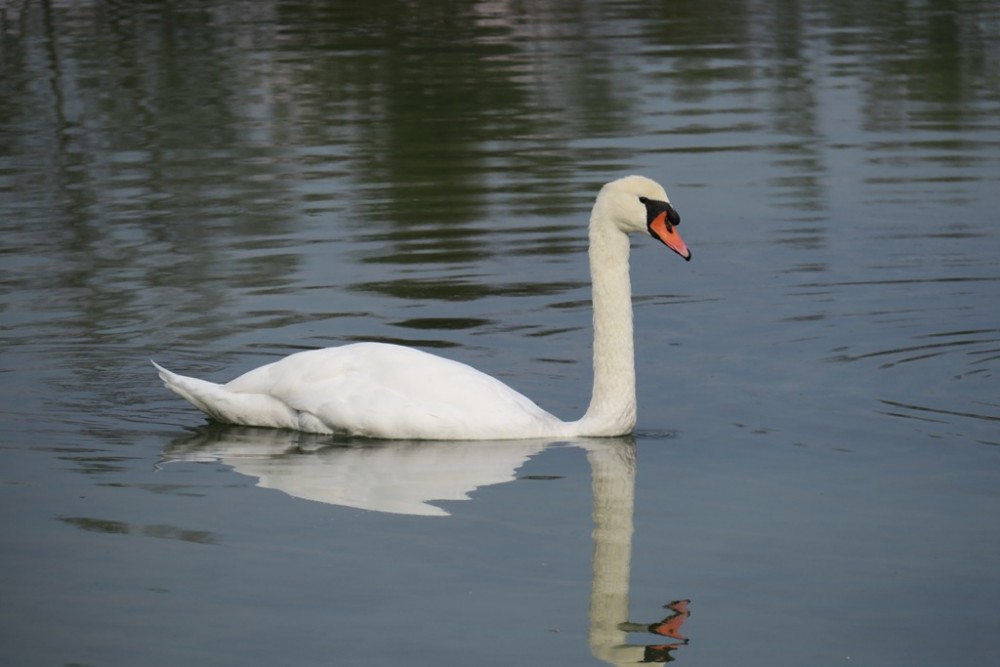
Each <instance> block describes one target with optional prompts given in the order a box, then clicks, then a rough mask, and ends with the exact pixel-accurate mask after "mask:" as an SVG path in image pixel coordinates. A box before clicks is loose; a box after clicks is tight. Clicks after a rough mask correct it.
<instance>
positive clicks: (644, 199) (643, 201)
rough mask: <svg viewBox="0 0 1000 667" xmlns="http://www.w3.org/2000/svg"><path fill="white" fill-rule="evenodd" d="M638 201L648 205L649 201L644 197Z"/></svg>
mask: <svg viewBox="0 0 1000 667" xmlns="http://www.w3.org/2000/svg"><path fill="white" fill-rule="evenodd" d="M639 201H640V202H642V203H643V204H648V203H649V199H647V198H646V197H639Z"/></svg>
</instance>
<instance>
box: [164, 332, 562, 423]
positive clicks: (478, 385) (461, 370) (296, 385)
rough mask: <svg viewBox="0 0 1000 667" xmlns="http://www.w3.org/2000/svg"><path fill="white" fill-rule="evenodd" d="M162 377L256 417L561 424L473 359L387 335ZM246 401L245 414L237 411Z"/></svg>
mask: <svg viewBox="0 0 1000 667" xmlns="http://www.w3.org/2000/svg"><path fill="white" fill-rule="evenodd" d="M161 377H163V379H164V382H165V383H166V384H167V386H168V387H170V388H171V389H173V390H174V391H175V392H176V393H178V394H180V395H182V396H184V397H185V398H187V399H188V400H191V401H192V402H193V403H195V405H197V406H198V407H199V408H201V409H202V410H203V411H204V412H206V413H207V414H209V415H210V416H212V417H214V418H216V419H220V420H222V421H228V422H233V423H240V424H248V425H256V426H271V427H275V426H276V427H283V428H294V429H297V430H305V431H313V432H319V433H333V432H347V433H350V434H353V435H361V436H370V437H376V438H418V439H442V440H444V439H447V440H454V439H479V438H484V437H487V438H489V439H504V438H531V437H545V436H550V435H555V434H557V433H558V431H559V429H560V427H562V425H563V423H562V422H561V421H560V420H559V419H557V418H556V417H554V416H552V415H551V414H549V413H548V412H546V411H545V410H542V409H541V408H540V407H538V406H537V405H536V404H535V403H534V402H532V401H531V400H530V399H528V398H527V397H525V396H524V395H523V394H520V393H518V392H516V391H514V390H513V389H511V388H510V387H508V386H507V385H505V384H503V383H502V382H500V381H499V380H497V379H495V378H492V377H490V376H489V375H486V374H485V373H482V372H480V371H478V370H476V369H474V368H472V367H471V366H468V365H466V364H463V363H460V362H457V361H453V360H451V359H445V358H443V357H438V356H436V355H432V354H428V353H426V352H422V351H420V350H415V349H413V348H408V347H402V346H399V345H389V344H385V343H355V344H352V345H345V346H342V347H332V348H326V349H321V350H310V351H307V352H299V353H297V354H293V355H290V356H288V357H285V358H283V359H281V360H279V361H276V362H274V363H271V364H267V365H265V366H261V367H259V368H256V369H254V370H252V371H249V372H248V373H245V374H244V375H241V376H240V377H238V378H236V379H235V380H233V381H232V382H229V383H227V384H224V385H221V386H220V385H213V384H211V383H204V382H203V381H201V380H194V379H193V378H185V377H184V376H178V375H176V374H173V373H170V372H169V371H164V372H161ZM192 382H193V383H202V384H204V385H209V386H208V387H207V388H206V387H197V386H196V387H195V388H197V389H201V393H200V395H199V396H198V398H199V400H193V399H192V397H191V394H192V393H193V389H192V387H191V386H188V384H189V383H192ZM213 388H214V390H213ZM213 393H214V394H217V395H216V396H206V394H213ZM241 402H243V403H245V404H246V405H247V406H248V408H249V410H248V413H247V414H236V410H235V407H234V406H238V404H240V403H241ZM221 403H225V405H224V406H219V407H216V406H217V405H219V404H221ZM222 407H224V408H225V409H224V410H223V409H221V408H222ZM262 407H263V408H264V409H262ZM262 420H263V423H261V421H262ZM254 422H256V423H254Z"/></svg>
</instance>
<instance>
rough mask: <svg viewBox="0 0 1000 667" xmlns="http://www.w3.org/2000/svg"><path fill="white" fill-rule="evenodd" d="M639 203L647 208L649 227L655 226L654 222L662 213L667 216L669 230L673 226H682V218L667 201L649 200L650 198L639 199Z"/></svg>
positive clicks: (647, 223)
mask: <svg viewBox="0 0 1000 667" xmlns="http://www.w3.org/2000/svg"><path fill="white" fill-rule="evenodd" d="M639 201H640V202H642V203H643V204H644V205H645V206H646V225H647V226H649V225H651V224H653V220H656V218H657V217H658V216H659V215H660V214H661V213H666V214H667V229H668V230H669V229H670V228H671V227H672V226H673V225H679V224H681V216H680V215H679V214H678V213H677V211H676V210H674V207H673V206H671V205H670V204H668V203H667V202H665V201H659V200H656V199H649V198H648V197H639Z"/></svg>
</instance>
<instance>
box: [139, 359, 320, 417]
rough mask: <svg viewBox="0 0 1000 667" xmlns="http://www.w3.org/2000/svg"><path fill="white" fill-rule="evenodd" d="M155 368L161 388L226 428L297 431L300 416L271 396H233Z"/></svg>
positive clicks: (217, 387) (211, 384)
mask: <svg viewBox="0 0 1000 667" xmlns="http://www.w3.org/2000/svg"><path fill="white" fill-rule="evenodd" d="M150 363H152V364H153V366H155V367H156V370H157V372H158V373H159V374H160V379H161V380H163V384H164V386H166V387H167V388H168V389H170V390H171V391H172V392H174V393H175V394H177V395H178V396H180V397H181V398H183V399H185V400H187V401H188V402H190V403H191V404H192V405H194V406H195V407H196V408H198V409H199V410H201V411H202V412H204V413H205V414H206V415H208V416H209V417H212V418H213V419H215V420H217V421H221V422H226V423H228V424H243V425H245V426H269V427H272V428H298V425H299V422H300V417H301V415H300V414H299V413H298V412H297V411H296V410H293V409H292V408H290V407H289V406H287V405H285V404H284V403H282V402H281V401H279V400H278V399H276V398H274V397H273V396H268V395H266V394H245V393H238V392H233V391H230V390H228V389H226V388H225V387H224V386H222V385H220V384H216V383H214V382H208V381H206V380H199V379H198V378H193V377H188V376H186V375H178V374H177V373H174V372H172V371H169V370H167V369H166V368H164V367H163V366H160V365H159V364H158V363H156V362H155V361H152V360H150Z"/></svg>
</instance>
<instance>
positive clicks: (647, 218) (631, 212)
mask: <svg viewBox="0 0 1000 667" xmlns="http://www.w3.org/2000/svg"><path fill="white" fill-rule="evenodd" d="M594 212H595V213H597V214H599V215H600V216H601V217H602V218H604V219H606V220H609V221H611V222H613V223H614V224H615V225H616V226H617V227H618V229H620V230H621V231H623V232H625V233H626V234H635V233H643V232H647V233H649V235H650V236H652V237H653V238H655V239H657V240H659V241H660V242H662V243H663V244H664V245H665V246H667V247H668V248H670V249H671V250H673V251H674V252H676V253H677V254H678V255H680V256H681V257H683V258H684V259H685V260H690V259H691V251H690V250H688V247H687V245H686V244H685V243H684V241H683V240H682V239H681V235H680V234H679V233H678V232H677V229H676V227H677V225H679V224H681V216H680V215H678V213H677V211H676V210H674V207H673V206H671V205H670V198H669V197H667V192H666V190H664V189H663V186H662V185H660V184H659V183H657V182H656V181H654V180H652V179H649V178H646V177H645V176H626V177H625V178H619V179H618V180H617V181H611V182H610V183H608V184H607V185H605V186H604V187H603V188H601V192H600V194H599V195H598V196H597V203H596V204H594Z"/></svg>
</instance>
